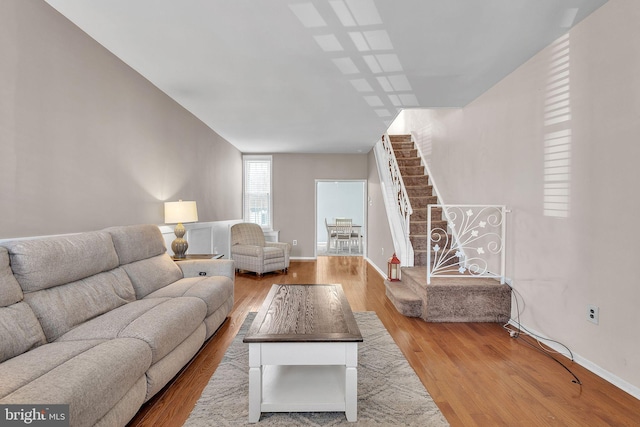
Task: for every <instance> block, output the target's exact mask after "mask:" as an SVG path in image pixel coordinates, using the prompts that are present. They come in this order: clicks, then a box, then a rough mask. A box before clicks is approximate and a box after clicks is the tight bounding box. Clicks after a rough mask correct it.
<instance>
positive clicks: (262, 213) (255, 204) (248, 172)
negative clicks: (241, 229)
mask: <svg viewBox="0 0 640 427" xmlns="http://www.w3.org/2000/svg"><path fill="white" fill-rule="evenodd" d="M242 162H243V169H244V181H243V193H244V197H243V217H244V221H245V222H253V223H256V224H258V225H260V226H261V227H262V228H263V229H265V230H272V229H273V215H272V203H271V156H243V157H242Z"/></svg>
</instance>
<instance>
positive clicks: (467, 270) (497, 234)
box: [427, 205, 508, 283]
mask: <svg viewBox="0 0 640 427" xmlns="http://www.w3.org/2000/svg"><path fill="white" fill-rule="evenodd" d="M436 208H441V209H442V220H443V221H446V225H443V224H442V223H441V222H436V221H432V212H433V210H434V209H436ZM507 212H508V211H507V209H506V208H505V206H503V205H428V207H427V232H428V235H427V236H428V239H427V241H428V244H429V250H428V251H427V283H431V277H434V276H447V277H493V278H499V279H500V283H504V279H505V250H504V249H505V231H506V228H505V227H506V218H505V215H506V213H507Z"/></svg>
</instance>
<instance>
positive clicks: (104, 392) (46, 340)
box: [0, 225, 235, 426]
mask: <svg viewBox="0 0 640 427" xmlns="http://www.w3.org/2000/svg"><path fill="white" fill-rule="evenodd" d="M234 273H235V270H234V265H233V261H232V260H196V261H191V260H188V261H181V262H179V263H175V262H174V261H172V260H171V258H170V257H169V255H167V253H166V247H165V243H164V239H163V237H162V234H161V232H160V230H159V229H158V227H157V226H154V225H140V226H125V227H113V228H109V229H106V230H102V231H96V232H88V233H81V234H74V235H69V236H61V237H51V238H38V239H32V240H16V241H10V242H4V243H2V244H1V245H0V379H1V380H0V404H13V403H19V404H56V403H66V404H69V405H70V406H69V411H70V422H71V425H72V426H91V425H103V426H123V425H125V424H126V423H127V422H128V421H129V420H130V419H131V418H132V417H133V416H134V415H135V413H136V412H137V411H138V409H139V408H140V406H141V405H142V404H143V403H144V402H146V401H147V400H149V399H150V398H151V397H152V396H153V395H154V394H156V393H157V392H158V391H159V390H161V389H162V387H164V386H165V385H166V384H167V383H168V382H169V380H171V379H172V378H173V377H174V376H175V375H176V374H177V373H178V372H179V371H180V369H182V367H184V366H185V365H186V364H187V363H188V362H189V360H191V358H192V357H193V356H194V355H195V354H196V353H197V351H198V350H199V349H200V347H201V346H202V345H203V343H204V342H205V340H206V339H208V338H209V337H211V336H212V335H213V334H214V333H215V331H216V330H217V329H218V327H219V326H220V325H221V324H222V323H223V322H224V320H225V318H226V317H227V315H228V314H229V312H230V311H231V308H232V306H233V287H234V277H235V276H234Z"/></svg>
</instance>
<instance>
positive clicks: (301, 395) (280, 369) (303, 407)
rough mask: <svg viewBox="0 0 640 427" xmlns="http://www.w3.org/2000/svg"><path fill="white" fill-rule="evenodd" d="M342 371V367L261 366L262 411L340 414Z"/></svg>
mask: <svg viewBox="0 0 640 427" xmlns="http://www.w3.org/2000/svg"><path fill="white" fill-rule="evenodd" d="M345 369H346V368H345V367H344V366H290V365H267V366H264V367H263V373H262V384H263V385H262V405H261V407H262V411H263V412H314V411H318V412H344V411H345V386H346V385H345Z"/></svg>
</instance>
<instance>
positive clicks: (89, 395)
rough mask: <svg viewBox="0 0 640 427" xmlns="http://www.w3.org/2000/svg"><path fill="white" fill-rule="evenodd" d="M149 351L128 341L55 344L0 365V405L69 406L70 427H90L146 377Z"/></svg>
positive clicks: (149, 357) (145, 347)
mask: <svg viewBox="0 0 640 427" xmlns="http://www.w3.org/2000/svg"><path fill="white" fill-rule="evenodd" d="M150 365H151V350H150V349H149V346H147V345H146V344H145V343H144V342H143V341H140V340H137V339H132V338H127V339H116V340H108V341H103V340H90V341H73V342H56V343H50V344H46V345H43V346H41V347H38V348H36V349H34V350H32V351H29V352H27V353H24V354H22V355H20V356H17V357H14V358H13V359H10V360H7V361H6V362H4V363H2V364H0V378H2V381H1V382H0V404H12V403H13V404H18V403H21V404H25V403H28V404H61V403H66V404H69V412H70V418H71V419H70V424H71V425H74V426H92V425H94V424H95V423H96V422H97V421H98V420H100V419H101V418H102V417H103V416H104V415H105V414H107V413H108V412H109V411H110V410H111V408H112V407H113V406H114V405H115V404H116V403H118V402H119V401H120V400H121V399H122V398H123V397H124V396H125V395H126V394H127V392H128V391H129V390H130V389H131V388H132V387H133V386H134V385H135V384H136V383H137V382H138V381H139V380H140V378H142V377H143V376H144V375H145V372H146V371H147V369H148V368H149V366H150Z"/></svg>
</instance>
